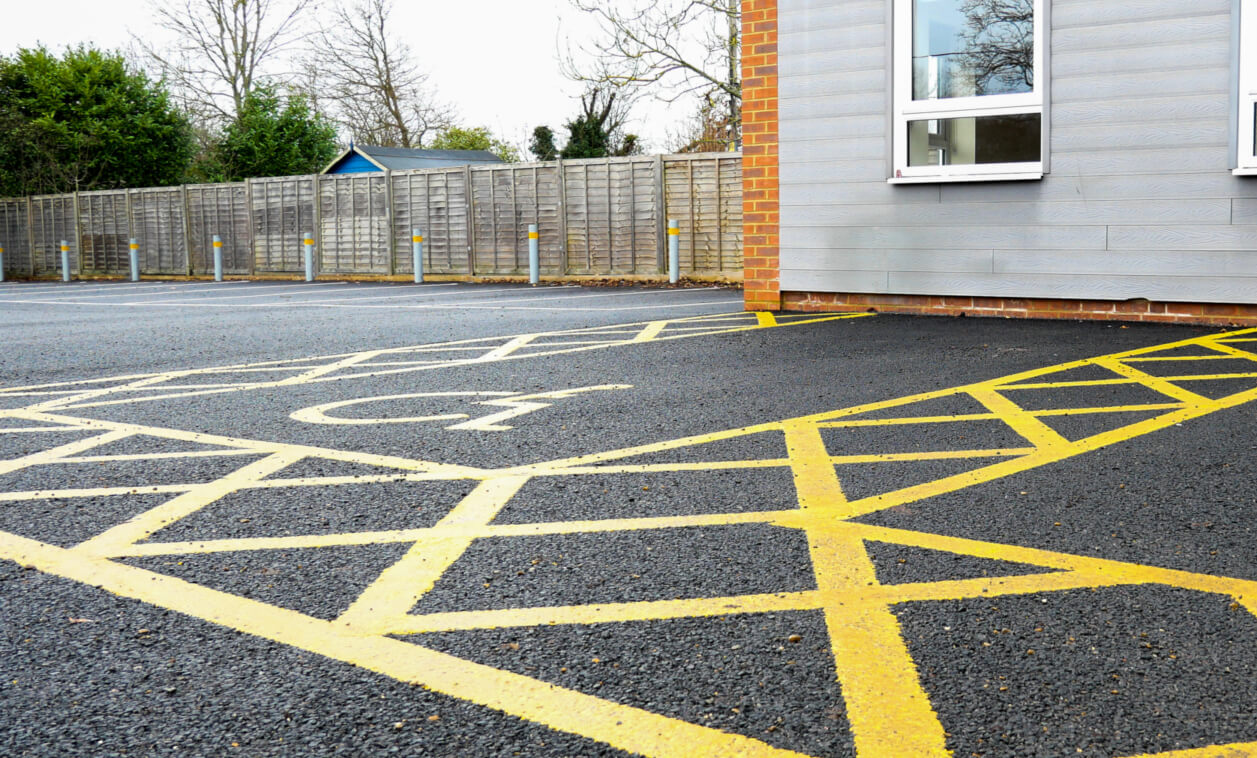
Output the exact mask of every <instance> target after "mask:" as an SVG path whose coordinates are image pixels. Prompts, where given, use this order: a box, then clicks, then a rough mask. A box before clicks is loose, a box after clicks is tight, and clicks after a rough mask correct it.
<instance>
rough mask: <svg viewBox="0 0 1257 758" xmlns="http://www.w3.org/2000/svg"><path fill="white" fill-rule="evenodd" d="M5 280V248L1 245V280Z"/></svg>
mask: <svg viewBox="0 0 1257 758" xmlns="http://www.w3.org/2000/svg"><path fill="white" fill-rule="evenodd" d="M3 281H4V248H3V247H0V282H3Z"/></svg>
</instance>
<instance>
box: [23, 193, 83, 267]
mask: <svg viewBox="0 0 1257 758" xmlns="http://www.w3.org/2000/svg"><path fill="white" fill-rule="evenodd" d="M74 226H75V224H74V195H42V196H40V197H32V198H31V240H32V246H33V248H34V249H33V250H32V255H34V257H35V266H34V271H33V272H32V273H34V274H36V275H39V274H60V273H61V242H62V240H65V241H66V242H69V243H70V272H71V273H74V272H76V271H78V268H79V266H78V261H79V250H78V248H79V243H78V240H77V239H76V236H77V235H76V234H75V233H74Z"/></svg>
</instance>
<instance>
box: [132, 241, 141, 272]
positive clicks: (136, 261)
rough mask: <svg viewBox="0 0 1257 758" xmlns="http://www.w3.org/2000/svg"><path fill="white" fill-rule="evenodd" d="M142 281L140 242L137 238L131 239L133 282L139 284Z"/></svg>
mask: <svg viewBox="0 0 1257 758" xmlns="http://www.w3.org/2000/svg"><path fill="white" fill-rule="evenodd" d="M139 280H140V241H139V240H138V239H136V238H135V237H132V238H131V281H133V282H138V281H139Z"/></svg>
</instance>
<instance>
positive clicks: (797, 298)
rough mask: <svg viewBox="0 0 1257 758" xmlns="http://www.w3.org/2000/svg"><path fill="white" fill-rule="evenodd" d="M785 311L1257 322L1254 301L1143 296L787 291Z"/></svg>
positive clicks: (1219, 323) (1222, 323)
mask: <svg viewBox="0 0 1257 758" xmlns="http://www.w3.org/2000/svg"><path fill="white" fill-rule="evenodd" d="M781 300H782V309H783V310H788V311H818V312H824V311H875V312H880V313H914V314H919V315H925V316H979V317H982V316H985V317H994V318H1051V319H1088V320H1098V321H1149V322H1156V323H1167V324H1212V325H1215V326H1257V306H1252V305H1210V304H1205V303H1153V302H1149V301H1147V300H1131V301H1126V302H1111V301H1107V300H1033V299H1024V298H1022V299H1015V298H999V297H927V296H924V295H844V294H835V293H833V292H786V293H783V294H782V296H781Z"/></svg>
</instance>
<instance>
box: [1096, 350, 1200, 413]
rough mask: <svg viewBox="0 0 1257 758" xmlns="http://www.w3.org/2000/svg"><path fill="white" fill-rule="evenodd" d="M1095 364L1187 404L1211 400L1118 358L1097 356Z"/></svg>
mask: <svg viewBox="0 0 1257 758" xmlns="http://www.w3.org/2000/svg"><path fill="white" fill-rule="evenodd" d="M1096 365H1098V366H1103V367H1104V368H1107V369H1109V370H1110V371H1112V372H1113V373H1116V374H1121V375H1122V376H1126V377H1129V378H1131V379H1134V380H1135V381H1136V382H1138V383H1139V384H1142V385H1143V386H1145V387H1147V388H1148V389H1150V390H1152V391H1154V392H1159V393H1161V394H1162V395H1165V396H1167V397H1172V398H1174V399H1175V400H1179V401H1182V402H1184V403H1187V404H1189V405H1195V404H1199V403H1210V402H1212V401H1211V400H1210V399H1209V398H1207V397H1205V396H1203V395H1197V394H1196V393H1195V392H1192V391H1191V390H1187V389H1184V388H1183V387H1180V386H1178V385H1177V384H1174V383H1173V382H1172V381H1171V380H1169V379H1165V378H1162V377H1158V376H1153V375H1152V374H1149V373H1146V372H1143V371H1140V370H1139V369H1137V368H1135V367H1134V366H1130V365H1127V364H1125V363H1123V362H1121V361H1120V360H1118V359H1114V358H1099V359H1097V360H1096Z"/></svg>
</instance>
